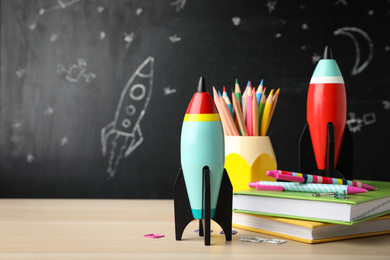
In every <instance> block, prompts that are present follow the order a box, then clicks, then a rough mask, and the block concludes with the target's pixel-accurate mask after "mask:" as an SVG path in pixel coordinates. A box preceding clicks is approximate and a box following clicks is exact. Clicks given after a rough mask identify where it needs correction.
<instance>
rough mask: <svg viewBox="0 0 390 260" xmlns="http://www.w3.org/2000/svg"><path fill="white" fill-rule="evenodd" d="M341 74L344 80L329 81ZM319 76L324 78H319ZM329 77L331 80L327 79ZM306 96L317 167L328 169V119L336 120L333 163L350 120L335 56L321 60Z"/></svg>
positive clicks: (333, 121) (334, 124)
mask: <svg viewBox="0 0 390 260" xmlns="http://www.w3.org/2000/svg"><path fill="white" fill-rule="evenodd" d="M335 78H339V82H341V83H328V82H331V81H332V80H333V79H335ZM320 79H321V80H322V81H323V82H320ZM327 79H328V80H327ZM312 81H313V82H314V83H311V84H310V85H309V92H308V96H307V123H308V125H309V130H310V136H311V140H312V143H313V149H314V154H315V157H316V163H317V167H318V169H320V170H322V169H325V167H326V166H325V160H326V146H327V135H328V123H330V122H331V123H333V126H334V138H335V159H334V162H335V164H334V167H336V164H337V158H338V155H339V152H340V147H341V141H342V138H343V134H344V128H345V125H346V122H347V95H346V92H345V86H344V83H343V82H344V81H343V80H342V75H341V72H340V70H339V68H338V66H337V63H336V61H335V60H332V59H325V60H320V61H319V62H318V64H317V67H316V69H315V71H314V73H313V78H312Z"/></svg>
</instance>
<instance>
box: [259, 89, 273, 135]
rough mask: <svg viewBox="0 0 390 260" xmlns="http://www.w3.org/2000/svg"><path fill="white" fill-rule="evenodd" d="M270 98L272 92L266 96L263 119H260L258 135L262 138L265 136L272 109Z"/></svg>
mask: <svg viewBox="0 0 390 260" xmlns="http://www.w3.org/2000/svg"><path fill="white" fill-rule="evenodd" d="M272 97H273V90H271V92H270V93H269V95H268V98H267V101H266V103H265V107H264V112H263V118H262V119H261V127H260V135H262V136H265V135H266V134H267V129H268V121H269V116H270V113H271V109H272Z"/></svg>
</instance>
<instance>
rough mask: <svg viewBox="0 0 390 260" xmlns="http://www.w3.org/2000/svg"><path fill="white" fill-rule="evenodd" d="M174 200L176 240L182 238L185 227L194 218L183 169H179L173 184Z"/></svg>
mask: <svg viewBox="0 0 390 260" xmlns="http://www.w3.org/2000/svg"><path fill="white" fill-rule="evenodd" d="M173 200H174V209H175V232H176V240H181V237H182V235H183V232H184V229H185V228H186V226H187V225H188V223H190V222H191V221H192V220H193V219H194V217H193V215H192V211H191V205H190V200H189V198H188V193H187V188H186V184H185V181H184V175H183V171H182V169H180V170H179V173H178V175H177V178H176V181H175V184H174V186H173Z"/></svg>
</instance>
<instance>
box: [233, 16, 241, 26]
mask: <svg viewBox="0 0 390 260" xmlns="http://www.w3.org/2000/svg"><path fill="white" fill-rule="evenodd" d="M232 22H233V24H234V25H235V26H239V25H240V23H241V18H240V17H238V16H235V17H233V18H232Z"/></svg>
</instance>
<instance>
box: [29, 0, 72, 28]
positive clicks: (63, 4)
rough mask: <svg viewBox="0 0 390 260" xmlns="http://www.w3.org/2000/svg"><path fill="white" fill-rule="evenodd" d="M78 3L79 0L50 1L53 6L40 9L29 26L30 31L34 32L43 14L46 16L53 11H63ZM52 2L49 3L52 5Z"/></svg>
mask: <svg viewBox="0 0 390 260" xmlns="http://www.w3.org/2000/svg"><path fill="white" fill-rule="evenodd" d="M79 1H80V0H55V1H52V2H54V4H53V5H51V4H50V5H47V6H45V7H42V8H41V9H39V12H38V15H37V16H36V17H35V19H34V21H33V23H32V24H30V30H35V28H36V27H37V24H38V21H39V18H40V17H41V16H43V15H44V14H46V13H48V12H52V11H55V10H61V9H65V8H67V7H69V6H71V5H73V4H75V3H77V2H79ZM52 2H50V3H52Z"/></svg>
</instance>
